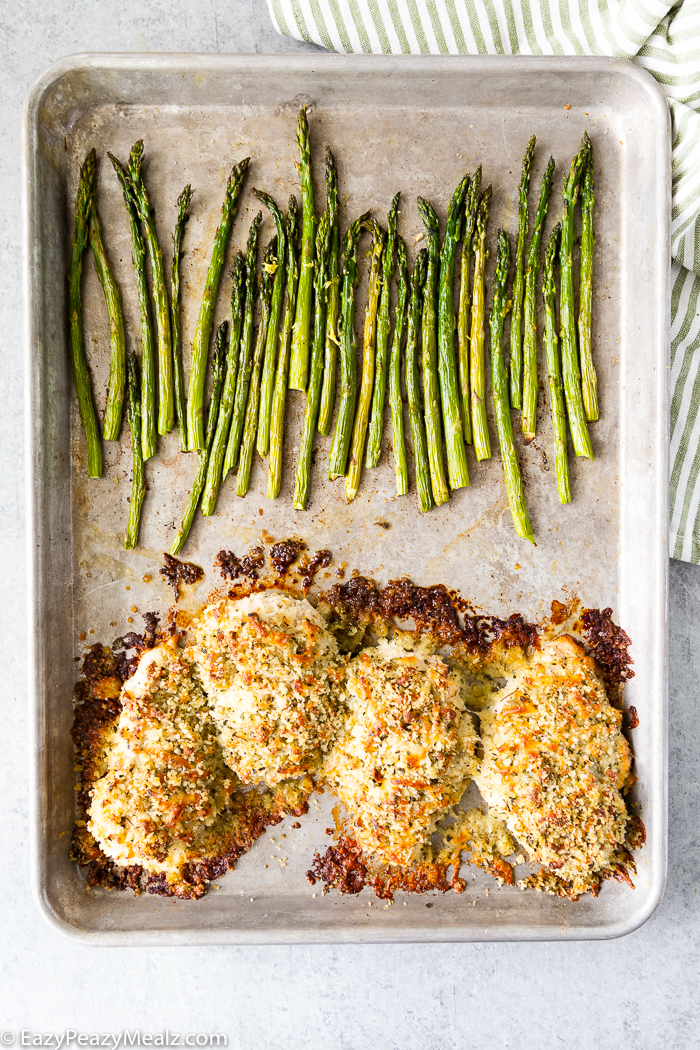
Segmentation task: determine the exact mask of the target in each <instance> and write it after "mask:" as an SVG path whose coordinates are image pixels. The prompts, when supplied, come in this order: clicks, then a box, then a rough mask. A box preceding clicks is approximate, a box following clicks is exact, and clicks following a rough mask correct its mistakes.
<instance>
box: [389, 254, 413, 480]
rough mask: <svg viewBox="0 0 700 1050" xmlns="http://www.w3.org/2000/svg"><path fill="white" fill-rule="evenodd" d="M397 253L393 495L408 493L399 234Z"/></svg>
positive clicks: (404, 274)
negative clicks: (394, 481) (402, 367)
mask: <svg viewBox="0 0 700 1050" xmlns="http://www.w3.org/2000/svg"><path fill="white" fill-rule="evenodd" d="M396 254H397V255H398V260H399V265H398V271H399V282H398V294H397V301H396V311H395V313H394V338H393V340H392V344H391V358H390V361H389V407H390V409H391V430H392V445H393V447H394V470H395V473H396V495H397V496H405V495H406V493H407V492H408V467H407V465H406V431H405V427H404V419H403V398H402V396H401V343H402V341H403V333H404V328H405V327H406V305H407V299H408V260H407V258H406V245H405V244H404V242H403V241H402V240H401V238H400V237H397V238H396Z"/></svg>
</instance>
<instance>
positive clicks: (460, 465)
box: [436, 175, 470, 490]
mask: <svg viewBox="0 0 700 1050" xmlns="http://www.w3.org/2000/svg"><path fill="white" fill-rule="evenodd" d="M469 181H470V180H469V176H468V175H465V176H464V178H463V179H462V180H461V182H460V183H459V185H458V186H457V188H456V190H455V191H454V193H453V195H452V200H451V201H450V205H449V208H448V210H447V225H446V227H445V238H444V240H443V242H442V252H441V255H440V286H439V291H438V351H439V367H438V375H439V378H440V393H441V395H442V421H443V424H444V428H445V448H446V449H447V475H448V478H449V481H450V488H451V489H453V490H454V489H461V488H464V486H465V485H468V484H469V470H468V469H467V454H466V452H465V449H464V428H463V426H462V412H461V408H460V403H459V387H458V384H457V365H456V361H455V311H454V301H453V288H454V276H455V254H456V252H457V243H458V241H459V235H460V230H461V226H462V204H463V202H464V197H465V195H466V193H467V190H468V189H469ZM436 218H437V217H436Z"/></svg>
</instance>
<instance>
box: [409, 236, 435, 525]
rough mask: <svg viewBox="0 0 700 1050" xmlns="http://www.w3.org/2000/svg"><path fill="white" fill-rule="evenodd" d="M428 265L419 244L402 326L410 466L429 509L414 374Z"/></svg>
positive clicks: (417, 379) (430, 502) (424, 444)
mask: <svg viewBox="0 0 700 1050" xmlns="http://www.w3.org/2000/svg"><path fill="white" fill-rule="evenodd" d="M427 269H428V252H427V251H426V249H425V248H423V249H422V250H421V251H420V252H419V253H418V257H417V258H416V261H415V264H414V266H413V273H412V274H411V298H410V301H409V304H408V323H407V330H406V396H407V400H408V419H409V423H410V425H411V440H412V442H413V470H414V473H415V476H416V488H417V489H418V502H419V504H420V509H421V510H422V511H426V510H430V508H431V507H432V505H433V497H432V494H431V487H430V462H429V459H428V445H427V441H426V437H425V423H424V417H423V406H422V405H421V398H420V377H419V374H418V321H419V318H420V315H421V302H420V298H421V293H422V290H423V286H424V284H425V275H426V273H427Z"/></svg>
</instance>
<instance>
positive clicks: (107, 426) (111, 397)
mask: <svg viewBox="0 0 700 1050" xmlns="http://www.w3.org/2000/svg"><path fill="white" fill-rule="evenodd" d="M90 247H91V248H92V254H93V256H94V258H95V269H96V270H97V276H98V277H99V279H100V284H101V285H102V291H103V292H104V295H105V301H106V303H107V313H108V314H109V346H110V361H109V389H108V391H107V405H106V407H105V414H104V419H103V421H102V436H103V437H104V439H105V441H116V440H117V439H118V438H119V431H120V430H121V425H122V411H123V407H124V388H125V386H126V343H125V340H124V315H123V313H122V297H121V294H120V292H119V285H118V284H117V282H116V281H115V280H114V275H113V274H112V270H111V268H110V265H109V259H108V258H107V252H106V250H105V246H104V240H103V238H102V224H101V222H100V217H99V215H98V214H97V203H96V201H95V194H94V191H93V197H92V205H91V208H90Z"/></svg>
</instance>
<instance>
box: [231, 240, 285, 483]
mask: <svg viewBox="0 0 700 1050" xmlns="http://www.w3.org/2000/svg"><path fill="white" fill-rule="evenodd" d="M278 265H279V263H278V256H277V237H273V239H272V240H271V241H270V243H269V244H268V246H267V248H266V249H265V252H264V255H263V266H262V277H261V279H260V306H261V310H260V321H259V323H258V332H257V336H256V339H255V352H254V354H253V369H252V372H251V376H250V384H249V391H248V405H247V407H246V414H245V424H244V426H243V437H242V439H241V454H240V457H239V460H238V471H237V477H236V494H237V495H238V496H245V494H246V492H247V491H248V485H249V484H250V468H251V465H252V463H253V451H254V448H255V435H256V434H257V432H258V414H259V409H260V377H261V372H262V363H263V354H264V353H265V345H266V343H267V329H268V327H269V324H270V310H271V306H272V288H273V285H274V281H275V270H276V269H278Z"/></svg>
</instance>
